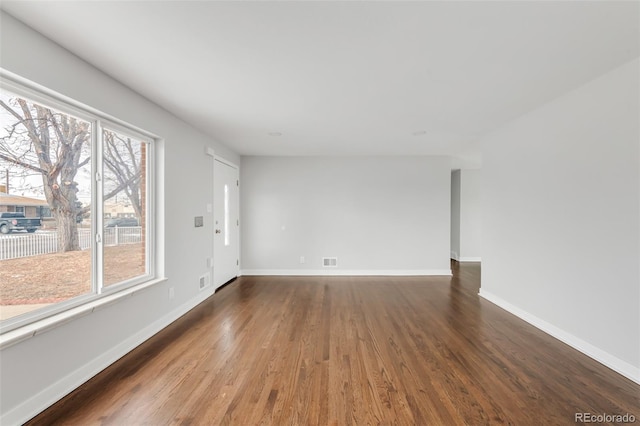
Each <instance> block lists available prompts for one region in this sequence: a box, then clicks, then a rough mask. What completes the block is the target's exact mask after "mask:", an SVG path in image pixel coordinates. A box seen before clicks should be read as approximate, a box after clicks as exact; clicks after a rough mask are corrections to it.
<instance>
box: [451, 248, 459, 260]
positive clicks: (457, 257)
mask: <svg viewBox="0 0 640 426" xmlns="http://www.w3.org/2000/svg"><path fill="white" fill-rule="evenodd" d="M449 257H451V259H453V260H458V259H459V257H460V256H458V252H455V251H453V250H452V251H451V255H450V256H449Z"/></svg>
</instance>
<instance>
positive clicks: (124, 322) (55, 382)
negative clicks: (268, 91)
mask: <svg viewBox="0 0 640 426" xmlns="http://www.w3.org/2000/svg"><path fill="white" fill-rule="evenodd" d="M0 18H1V19H2V21H1V25H0V28H1V33H0V43H1V44H0V50H1V51H2V57H1V58H0V59H1V63H0V65H1V66H2V68H4V69H5V70H7V71H9V72H12V73H15V74H17V75H19V76H21V77H24V78H26V79H29V80H32V81H33V82H35V83H37V84H40V85H43V86H45V87H47V88H50V89H52V90H54V91H57V92H59V93H61V94H63V95H65V96H68V97H70V98H73V99H75V100H77V101H79V102H82V103H85V104H87V105H89V106H92V107H94V108H96V109H98V110H100V111H102V112H104V113H107V114H111V115H113V116H114V117H117V118H119V119H122V120H124V121H127V122H129V123H132V124H134V125H136V126H139V127H141V128H143V129H145V130H147V131H149V132H152V133H155V134H157V135H159V136H160V137H162V138H164V143H162V144H161V146H160V147H159V148H160V149H159V153H158V156H159V160H160V161H159V166H160V168H161V169H163V172H164V173H163V174H162V175H161V177H163V178H164V179H161V180H160V181H159V182H158V191H157V196H158V199H159V209H158V215H157V219H158V222H159V225H160V230H161V233H164V237H163V238H162V239H161V240H160V241H159V250H160V254H161V255H162V257H163V258H164V259H166V263H165V264H164V268H163V269H164V274H165V276H166V277H167V281H166V282H163V283H160V284H158V285H156V286H153V287H151V288H148V289H146V290H143V291H140V292H139V293H136V294H134V295H133V296H130V297H128V298H126V299H124V300H121V301H119V302H117V303H114V304H112V305H108V306H105V307H103V308H101V309H100V310H96V311H95V312H93V313H91V314H88V315H86V316H83V317H80V318H77V319H75V320H73V321H71V322H69V323H67V324H64V325H62V326H59V327H57V328H53V329H51V330H49V331H47V332H44V333H42V334H37V335H36V336H35V337H32V338H28V339H26V340H24V341H22V342H20V343H17V344H15V345H13V346H9V347H6V348H4V349H2V351H1V353H0V370H1V371H2V375H1V379H0V395H1V397H2V406H1V415H2V418H0V423H2V424H6V425H10V424H14V423H21V422H23V421H25V420H27V419H28V418H29V417H30V416H33V415H35V414H37V412H38V411H40V410H42V409H44V408H46V406H47V405H48V404H51V403H53V402H54V401H55V400H56V399H58V398H60V397H61V396H63V395H64V393H65V392H68V391H70V390H72V389H73V388H74V387H75V386H77V385H79V384H81V383H82V382H83V381H85V380H87V379H88V378H89V377H91V376H92V375H93V374H95V373H97V372H98V371H99V370H100V369H102V368H104V367H105V366H106V365H108V364H109V363H110V362H113V361H114V360H116V359H117V358H119V357H120V356H122V355H124V354H125V353H126V352H127V351H128V350H130V349H132V348H133V347H135V346H136V345H138V344H139V343H141V342H142V341H143V340H144V339H146V338H147V337H149V336H150V335H151V334H153V333H154V332H156V331H158V330H159V329H161V328H162V327H163V326H165V325H167V324H168V323H169V322H170V321H172V320H173V319H175V318H177V317H178V316H179V315H181V314H182V313H184V312H185V311H186V310H188V309H189V308H191V307H192V306H194V305H195V304H197V303H198V302H199V301H201V300H203V299H204V298H205V297H207V296H209V295H210V294H212V290H211V289H207V290H205V291H202V292H200V291H199V288H198V277H199V276H200V275H201V274H203V273H204V272H207V266H206V257H208V256H211V255H212V250H213V249H212V247H213V237H212V228H211V226H210V224H211V214H210V213H207V212H206V204H207V203H212V202H213V197H212V189H211V186H210V185H208V184H207V182H211V180H212V177H213V158H212V157H208V156H206V155H205V146H210V147H213V148H214V149H215V151H216V154H220V155H223V156H224V157H226V158H227V159H229V160H230V161H234V162H239V157H238V155H236V154H235V153H234V152H232V151H231V150H229V149H228V148H227V147H225V146H224V145H222V144H219V143H216V142H214V141H212V140H211V139H210V138H208V137H206V136H205V135H203V134H202V133H200V132H198V131H197V130H195V129H194V128H192V127H190V126H188V125H187V124H185V123H184V122H182V121H180V120H179V119H177V118H175V117H174V116H172V115H170V114H169V113H167V112H166V111H164V110H162V109H160V108H159V107H157V106H156V105H154V104H152V103H150V102H149V101H147V100H145V99H143V98H142V97H140V96H139V95H137V94H135V93H133V92H132V91H131V90H129V89H127V88H126V87H124V86H123V85H121V84H119V83H117V82H116V81H114V80H112V79H111V78H109V77H107V76H106V75H104V74H103V73H101V72H100V71H98V70H96V69H95V68H93V67H91V66H90V65H88V64H87V63H85V62H83V61H81V60H80V59H78V58H77V57H75V56H73V55H71V54H70V53H69V52H68V51H66V50H64V49H62V48H61V47H59V46H57V45H55V44H53V43H52V42H50V41H49V40H47V39H45V38H44V37H42V36H41V35H40V34H38V33H36V32H34V31H32V30H31V29H29V28H27V27H25V26H24V25H22V24H21V23H19V22H18V21H16V20H15V19H13V18H12V17H10V16H8V15H6V14H5V13H2V14H1V15H0ZM114 60H117V58H114ZM161 171H162V170H161ZM194 182H195V183H196V184H195V185H194ZM165 205H166V209H165V208H164V206H165ZM196 215H202V216H204V217H205V227H204V228H197V229H196V228H193V227H192V226H191V225H192V224H193V217H194V216H196ZM169 287H173V288H174V289H175V298H174V299H172V300H169V298H168V288H169Z"/></svg>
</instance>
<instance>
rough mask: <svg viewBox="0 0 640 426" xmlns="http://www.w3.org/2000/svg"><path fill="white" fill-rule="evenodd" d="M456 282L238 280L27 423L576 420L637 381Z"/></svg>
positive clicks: (630, 406) (611, 408) (462, 274)
mask: <svg viewBox="0 0 640 426" xmlns="http://www.w3.org/2000/svg"><path fill="white" fill-rule="evenodd" d="M453 268H454V272H455V274H454V277H453V278H448V277H241V278H239V279H237V280H236V281H235V282H233V283H231V284H230V285H228V286H226V287H225V288H223V289H222V290H221V291H219V292H218V293H216V294H215V296H213V297H212V298H210V299H208V300H207V301H206V302H204V303H202V304H201V305H199V306H198V307H197V308H195V309H194V310H192V311H191V312H189V313H188V314H187V315H185V316H184V317H182V318H181V319H179V320H178V321H177V322H175V323H173V324H172V325H170V326H169V327H167V328H166V329H165V330H163V331H162V332H161V333H159V334H158V335H156V336H155V337H153V338H152V339H150V340H149V341H147V342H145V343H144V344H143V345H141V346H140V347H138V348H137V349H136V350H134V351H133V352H131V353H129V354H128V355H126V356H125V357H124V358H122V359H121V360H120V361H118V362H117V363H115V364H114V365H112V366H111V367H109V368H108V369H106V370H105V371H103V372H102V373H100V374H99V375H97V376H96V377H94V378H93V379H92V380H90V381H89V382H87V383H86V384H84V385H83V386H81V387H80V388H78V389H77V390H76V391H74V392H73V393H71V394H70V395H68V396H67V397H66V398H64V399H63V400H61V401H59V402H58V403H57V404H55V405H54V406H52V407H51V408H49V409H48V410H46V411H45V412H43V413H41V414H40V415H39V416H37V417H36V418H35V419H33V420H32V421H31V422H30V423H29V424H31V425H52V424H68V425H90V424H108V425H143V424H146V425H165V424H175V425H217V424H228V425H351V424H357V425H366V424H385V425H390V424H398V425H463V424H468V425H483V424H513V425H553V424H558V425H570V424H575V421H574V420H575V417H574V414H575V413H576V412H579V413H583V412H585V413H593V414H603V413H606V414H625V413H631V414H633V415H635V417H636V419H638V421H640V408H639V407H640V386H638V385H636V384H634V383H633V382H631V381H630V380H627V379H625V378H624V377H622V376H620V375H618V374H616V373H614V372H613V371H611V370H609V369H608V368H606V367H604V366H602V365H600V364H598V363H597V362H595V361H594V360H592V359H590V358H588V357H587V356H585V355H583V354H581V353H579V352H577V351H576V350H574V349H572V348H570V347H568V346H567V345H565V344H563V343H561V342H559V341H557V340H555V339H554V338H552V337H550V336H548V335H546V334H544V333H543V332H541V331H539V330H538V329H536V328H534V327H532V326H530V325H528V324H527V323H525V322H523V321H521V320H519V319H518V318H516V317H514V316H512V315H511V314H509V313H507V312H505V311H503V310H501V309H500V308H497V307H496V306H494V305H492V304H491V303H489V302H487V301H484V300H481V299H480V298H479V297H478V295H477V293H478V289H479V284H480V265H479V264H457V263H455V262H454V263H453Z"/></svg>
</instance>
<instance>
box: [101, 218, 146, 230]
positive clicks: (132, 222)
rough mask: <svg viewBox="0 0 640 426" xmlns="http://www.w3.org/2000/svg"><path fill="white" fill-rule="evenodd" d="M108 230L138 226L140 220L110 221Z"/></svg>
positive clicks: (121, 219)
mask: <svg viewBox="0 0 640 426" xmlns="http://www.w3.org/2000/svg"><path fill="white" fill-rule="evenodd" d="M105 226H106V227H107V228H114V227H116V226H117V227H120V228H121V227H124V226H138V219H136V218H135V217H117V218H115V219H110V220H109V221H107V224H106V225H105Z"/></svg>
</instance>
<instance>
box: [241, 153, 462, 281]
mask: <svg viewBox="0 0 640 426" xmlns="http://www.w3.org/2000/svg"><path fill="white" fill-rule="evenodd" d="M450 182H451V172H450V159H449V158H448V157H364V158H363V157H344V158H335V157H313V158H310V157H243V158H242V170H241V178H240V189H241V191H240V192H241V207H242V213H241V214H242V216H241V223H242V256H241V258H242V270H243V273H244V274H255V273H260V274H265V273H266V274H283V273H284V274H302V273H304V274H333V273H336V274H371V273H379V274H443V273H445V274H448V273H450V265H449V220H450V216H449V215H450V213H449V210H450V200H449V198H450ZM301 256H304V257H305V263H304V264H301V263H300V257H301ZM333 256H335V257H337V258H338V268H333V269H331V268H324V269H323V268H322V264H321V259H322V257H333Z"/></svg>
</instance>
